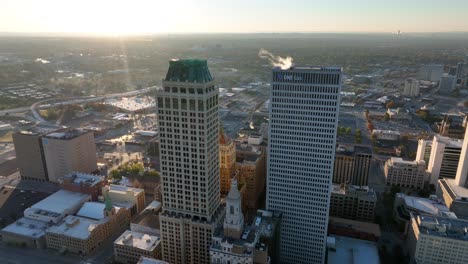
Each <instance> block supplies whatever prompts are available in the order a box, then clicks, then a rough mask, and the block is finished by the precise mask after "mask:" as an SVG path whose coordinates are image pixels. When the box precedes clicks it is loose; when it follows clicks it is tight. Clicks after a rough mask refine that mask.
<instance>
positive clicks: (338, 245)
mask: <svg viewBox="0 0 468 264" xmlns="http://www.w3.org/2000/svg"><path fill="white" fill-rule="evenodd" d="M327 251H328V262H327V263H328V264H358V263H372V264H378V263H380V260H379V252H378V249H377V244H376V243H374V242H371V241H367V240H360V239H355V238H348V237H342V236H330V237H328V238H327Z"/></svg>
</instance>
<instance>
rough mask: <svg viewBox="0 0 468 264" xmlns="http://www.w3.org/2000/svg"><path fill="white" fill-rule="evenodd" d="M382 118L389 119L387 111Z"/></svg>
mask: <svg viewBox="0 0 468 264" xmlns="http://www.w3.org/2000/svg"><path fill="white" fill-rule="evenodd" d="M383 119H384V120H385V121H388V120H390V115H389V114H388V113H385V115H384V117H383Z"/></svg>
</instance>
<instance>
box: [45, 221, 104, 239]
mask: <svg viewBox="0 0 468 264" xmlns="http://www.w3.org/2000/svg"><path fill="white" fill-rule="evenodd" d="M105 221H106V220H93V219H88V218H85V217H80V216H74V215H68V216H67V217H65V218H64V219H63V221H62V222H61V223H60V224H59V225H54V226H51V227H49V228H48V229H47V232H50V233H54V234H59V235H64V236H68V237H72V238H77V239H82V240H84V239H87V238H88V237H89V236H90V235H91V232H92V231H93V230H94V229H95V228H96V227H97V226H98V225H100V224H103V223H104V222H105Z"/></svg>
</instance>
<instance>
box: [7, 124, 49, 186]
mask: <svg viewBox="0 0 468 264" xmlns="http://www.w3.org/2000/svg"><path fill="white" fill-rule="evenodd" d="M41 136H42V134H41V133H38V132H33V131H21V132H18V133H15V134H13V144H14V145H15V152H16V162H17V163H18V168H19V171H20V175H21V179H23V180H35V181H48V180H49V178H48V176H47V167H46V162H45V157H44V149H43V147H42V140H41Z"/></svg>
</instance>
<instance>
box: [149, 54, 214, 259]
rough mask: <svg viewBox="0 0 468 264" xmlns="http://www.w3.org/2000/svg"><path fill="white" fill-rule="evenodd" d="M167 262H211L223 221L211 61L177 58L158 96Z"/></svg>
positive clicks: (164, 238) (163, 220)
mask: <svg viewBox="0 0 468 264" xmlns="http://www.w3.org/2000/svg"><path fill="white" fill-rule="evenodd" d="M157 113H158V125H159V135H160V159H161V176H162V192H163V212H162V213H161V215H160V228H161V238H162V255H163V259H164V260H165V261H167V262H170V263H173V264H177V263H183V264H185V263H209V262H210V254H209V249H210V246H211V242H212V234H213V230H214V228H215V226H216V225H217V224H218V222H219V221H220V220H222V208H221V207H220V185H219V136H218V134H219V121H218V89H217V88H216V87H215V83H214V79H213V78H212V76H211V74H210V71H209V69H208V66H207V62H206V60H172V61H170V65H169V70H168V72H167V75H166V77H165V78H164V80H163V81H162V89H160V90H158V92H157Z"/></svg>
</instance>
